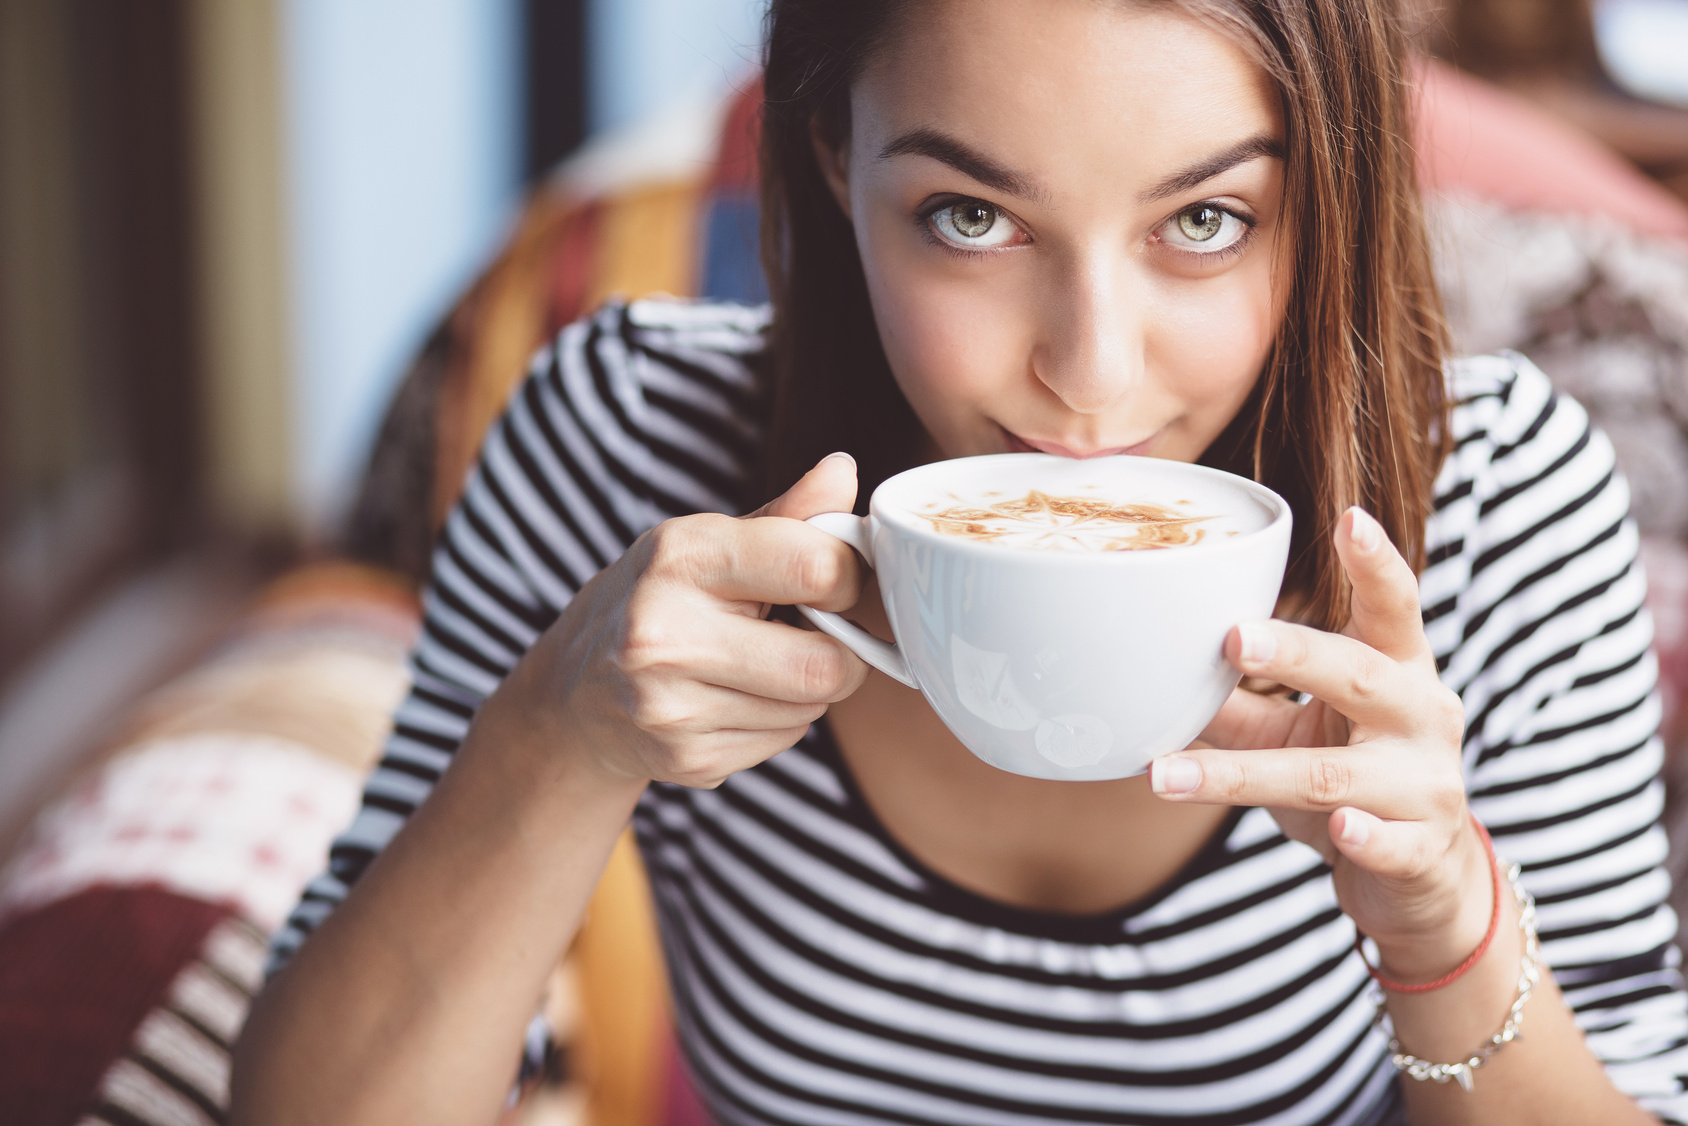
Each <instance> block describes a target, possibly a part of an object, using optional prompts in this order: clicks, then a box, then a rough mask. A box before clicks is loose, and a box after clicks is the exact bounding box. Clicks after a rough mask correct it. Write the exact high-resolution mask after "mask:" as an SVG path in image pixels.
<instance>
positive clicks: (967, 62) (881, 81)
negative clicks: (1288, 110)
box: [851, 0, 1283, 196]
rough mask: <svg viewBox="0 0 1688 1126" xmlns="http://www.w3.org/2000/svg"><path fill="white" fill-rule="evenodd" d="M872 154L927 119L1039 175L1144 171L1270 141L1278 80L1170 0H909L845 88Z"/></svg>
mask: <svg viewBox="0 0 1688 1126" xmlns="http://www.w3.org/2000/svg"><path fill="white" fill-rule="evenodd" d="M851 110H852V122H853V128H852V132H853V134H854V136H853V140H854V141H855V142H856V143H858V144H862V145H863V146H864V147H867V148H869V149H871V150H872V151H875V152H877V151H879V149H880V147H881V146H882V145H883V143H884V142H885V141H886V140H888V139H890V138H892V137H895V136H898V135H900V134H902V133H904V132H906V131H908V130H910V129H917V128H921V127H927V128H935V129H939V130H942V131H943V132H944V133H946V134H948V135H951V136H954V137H955V138H956V139H958V140H960V141H962V142H964V143H966V144H968V145H969V146H971V147H976V148H978V149H980V150H981V151H985V152H988V153H989V154H990V155H991V156H993V157H994V158H997V159H1001V160H1003V161H1005V162H1008V163H1011V164H1013V165H1015V166H1016V167H1019V168H1023V169H1025V170H1026V171H1028V172H1030V173H1033V174H1035V175H1036V176H1037V177H1038V178H1039V179H1040V180H1044V181H1046V182H1047V183H1048V184H1049V186H1050V189H1051V192H1052V194H1054V195H1056V196H1059V195H1060V194H1061V191H1062V188H1061V185H1062V184H1063V183H1064V182H1068V183H1071V182H1077V181H1079V180H1082V179H1083V178H1084V177H1094V176H1098V175H1100V176H1104V177H1110V178H1119V177H1124V178H1127V179H1132V180H1136V179H1139V178H1150V177H1153V176H1154V175H1156V174H1157V173H1159V172H1164V171H1165V170H1166V169H1167V168H1168V167H1171V166H1177V165H1182V164H1187V163H1189V162H1190V161H1191V160H1199V159H1200V158H1202V157H1203V156H1206V155H1208V154H1210V153H1212V152H1213V151H1215V150H1216V149H1221V148H1224V147H1226V146H1227V145H1229V144H1234V143H1236V142H1238V141H1241V140H1244V139H1247V138H1249V137H1255V136H1262V135H1264V136H1269V137H1272V138H1275V139H1281V138H1282V132H1283V129H1282V123H1281V113H1280V109H1279V104H1278V93H1277V89H1276V86H1275V85H1274V83H1273V82H1272V80H1271V78H1270V76H1268V75H1267V74H1266V72H1265V71H1264V70H1263V69H1262V68H1261V67H1260V66H1259V65H1258V64H1257V63H1256V62H1255V61H1254V60H1253V59H1252V58H1251V57H1250V56H1249V54H1248V53H1247V51H1246V50H1245V49H1244V48H1243V47H1242V46H1241V45H1240V44H1239V43H1237V42H1236V41H1235V40H1233V39H1231V38H1229V37H1228V36H1226V35H1225V34H1223V33H1222V32H1220V31H1219V30H1217V29H1215V28H1214V27H1213V26H1211V25H1209V24H1207V23H1205V22H1203V21H1201V20H1199V19H1197V18H1195V17H1194V16H1191V15H1190V14H1189V13H1187V12H1185V11H1184V10H1183V9H1181V8H1180V7H1178V6H1177V5H1176V4H1173V3H1151V4H1139V3H1121V2H1106V0H920V2H917V3H915V4H913V5H911V6H910V8H909V10H908V11H907V14H906V15H905V17H904V18H903V19H902V20H901V21H900V22H899V24H898V26H897V28H896V31H895V33H894V34H893V35H892V36H891V37H890V38H889V40H888V41H887V42H886V44H885V45H884V46H883V47H882V48H881V49H880V51H879V52H878V53H877V54H876V55H875V57H874V58H873V59H872V60H871V61H870V63H869V65H868V66H867V67H866V68H865V69H864V71H863V73H862V75H861V78H860V80H859V81H858V82H857V83H856V85H855V87H854V89H852V91H851Z"/></svg>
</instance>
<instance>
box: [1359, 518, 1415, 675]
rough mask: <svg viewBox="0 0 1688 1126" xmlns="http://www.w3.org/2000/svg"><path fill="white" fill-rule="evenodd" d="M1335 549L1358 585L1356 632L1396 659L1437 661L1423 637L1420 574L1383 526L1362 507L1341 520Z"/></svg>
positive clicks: (1367, 641)
mask: <svg viewBox="0 0 1688 1126" xmlns="http://www.w3.org/2000/svg"><path fill="white" fill-rule="evenodd" d="M1336 553H1337V556H1338V557H1339V558H1340V559H1341V560H1342V566H1343V569H1344V570H1345V571H1347V573H1348V581H1349V582H1350V584H1352V586H1353V595H1352V598H1351V600H1350V606H1351V609H1352V613H1353V621H1352V623H1351V626H1352V630H1351V632H1352V635H1353V636H1354V637H1356V638H1358V639H1359V640H1361V641H1364V642H1365V643H1366V644H1367V645H1370V646H1371V647H1372V648H1374V649H1376V650H1377V651H1378V652H1380V653H1383V654H1385V655H1386V656H1389V657H1392V658H1394V659H1395V660H1397V661H1421V662H1422V661H1428V662H1431V663H1432V665H1433V664H1434V657H1433V656H1432V654H1431V652H1430V642H1429V641H1428V640H1427V639H1426V638H1425V636H1424V615H1423V612H1422V611H1421V610H1420V608H1419V602H1418V576H1417V575H1415V574H1413V569H1412V567H1410V566H1409V565H1408V564H1407V561H1406V560H1405V559H1403V558H1401V553H1400V552H1399V551H1397V550H1396V549H1395V545H1394V544H1392V543H1390V542H1389V537H1388V536H1387V535H1385V534H1384V531H1383V526H1382V525H1381V524H1379V523H1378V522H1377V521H1376V520H1375V519H1373V518H1372V517H1371V516H1370V515H1369V514H1367V513H1366V512H1365V511H1364V510H1363V509H1361V508H1359V507H1354V508H1350V509H1349V510H1348V511H1347V512H1345V513H1343V515H1342V519H1341V520H1339V521H1337V527H1336Z"/></svg>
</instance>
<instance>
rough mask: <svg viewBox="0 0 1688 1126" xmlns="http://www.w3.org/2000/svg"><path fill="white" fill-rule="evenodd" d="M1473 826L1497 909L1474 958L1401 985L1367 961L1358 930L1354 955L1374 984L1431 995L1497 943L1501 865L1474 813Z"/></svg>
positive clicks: (1473, 954)
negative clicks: (1490, 876) (1437, 974)
mask: <svg viewBox="0 0 1688 1126" xmlns="http://www.w3.org/2000/svg"><path fill="white" fill-rule="evenodd" d="M1471 823H1472V824H1473V825H1475V826H1476V827H1477V835H1478V836H1479V837H1481V838H1482V839H1483V851H1484V852H1485V853H1487V854H1488V856H1489V871H1490V872H1491V873H1493V874H1494V879H1495V909H1494V911H1493V913H1492V914H1490V915H1489V929H1488V931H1486V932H1485V933H1484V935H1483V941H1482V942H1479V943H1478V944H1477V949H1475V950H1473V951H1472V952H1471V957H1469V958H1467V959H1466V960H1465V961H1463V962H1461V963H1460V964H1459V965H1457V966H1455V967H1454V968H1453V971H1452V972H1451V973H1448V974H1446V975H1444V976H1442V977H1439V978H1437V979H1436V980H1435V981H1432V982H1427V983H1425V984H1424V985H1402V984H1401V983H1400V982H1398V981H1390V980H1389V979H1388V978H1386V977H1384V976H1383V975H1382V974H1381V973H1379V972H1378V971H1377V967H1375V966H1373V965H1372V964H1371V963H1370V962H1369V961H1367V960H1366V952H1365V950H1364V948H1363V947H1362V946H1361V945H1360V944H1361V943H1363V942H1365V940H1366V936H1365V935H1363V934H1361V933H1360V932H1359V930H1358V929H1357V928H1356V929H1355V931H1354V952H1355V953H1356V954H1358V955H1359V956H1360V964H1361V965H1363V966H1365V967H1366V972H1367V973H1369V974H1371V976H1372V980H1373V981H1375V982H1377V983H1378V984H1379V985H1381V986H1383V988H1385V989H1387V990H1389V991H1390V992H1391V993H1429V992H1430V991H1431V990H1432V989H1440V988H1442V986H1444V985H1451V984H1453V983H1454V982H1456V981H1458V980H1459V979H1460V978H1461V977H1463V976H1464V975H1465V972H1466V971H1467V970H1469V969H1470V968H1471V967H1472V966H1475V965H1476V964H1477V962H1478V960H1479V959H1481V958H1482V957H1483V955H1484V954H1486V953H1488V950H1489V943H1491V942H1493V941H1494V940H1495V931H1496V930H1497V929H1498V928H1499V927H1500V885H1501V874H1500V862H1499V861H1498V860H1496V859H1495V844H1494V842H1493V841H1491V840H1490V839H1489V831H1488V830H1487V829H1485V828H1483V823H1482V822H1481V821H1479V820H1477V815H1476V814H1475V813H1473V814H1472V815H1471Z"/></svg>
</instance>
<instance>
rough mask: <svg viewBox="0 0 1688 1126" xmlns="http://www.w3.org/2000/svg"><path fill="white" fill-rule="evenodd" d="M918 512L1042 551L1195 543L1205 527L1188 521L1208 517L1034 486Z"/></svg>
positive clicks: (948, 527)
mask: <svg viewBox="0 0 1688 1126" xmlns="http://www.w3.org/2000/svg"><path fill="white" fill-rule="evenodd" d="M1186 503H1188V502H1186ZM920 516H921V517H922V518H923V519H925V520H927V521H929V522H930V523H931V525H932V527H933V529H935V530H936V531H939V532H942V533H944V534H945V535H951V536H958V537H960V538H962V539H970V540H975V541H978V542H981V543H992V544H998V545H1001V546H1003V547H1024V548H1037V549H1040V550H1044V551H1146V550H1154V549H1157V548H1167V547H1189V546H1191V545H1193V544H1197V543H1200V542H1201V539H1202V536H1203V535H1204V534H1205V529H1203V528H1198V527H1194V525H1196V524H1201V523H1203V522H1205V521H1208V520H1211V519H1212V517H1210V516H1200V515H1194V514H1191V513H1185V512H1178V511H1175V510H1174V509H1172V508H1168V507H1166V506H1164V505H1159V504H1150V503H1138V504H1117V503H1114V502H1112V501H1108V500H1104V499H1102V498H1100V497H1078V496H1050V495H1049V494H1047V493H1043V492H1039V491H1038V490H1037V489H1032V490H1031V491H1030V492H1028V493H1026V495H1025V496H1023V497H1020V498H1019V499H1017V500H1004V501H997V502H993V503H985V504H957V505H952V506H950V507H949V508H945V509H943V510H941V511H938V512H921V513H920ZM1233 534H1234V533H1233Z"/></svg>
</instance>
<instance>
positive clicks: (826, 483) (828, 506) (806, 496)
mask: <svg viewBox="0 0 1688 1126" xmlns="http://www.w3.org/2000/svg"><path fill="white" fill-rule="evenodd" d="M855 504H856V459H855V458H853V457H851V456H850V455H849V454H847V453H843V452H840V453H835V454H827V455H826V456H825V457H823V458H821V460H820V462H819V463H818V464H816V466H815V467H814V468H813V469H811V470H809V472H807V473H805V474H803V476H802V477H801V478H800V479H799V480H798V482H797V483H796V484H795V485H793V486H791V488H789V489H787V490H786V491H785V493H784V494H783V495H782V496H778V497H775V498H774V499H773V500H771V501H769V502H768V503H767V504H764V505H763V506H762V507H761V508H758V509H757V510H756V511H755V512H752V513H751V514H750V515H752V516H786V517H789V518H791V519H793V520H807V519H808V518H809V517H811V516H815V515H818V514H820V513H822V512H849V511H850V510H851V509H852V508H854V507H855Z"/></svg>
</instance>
